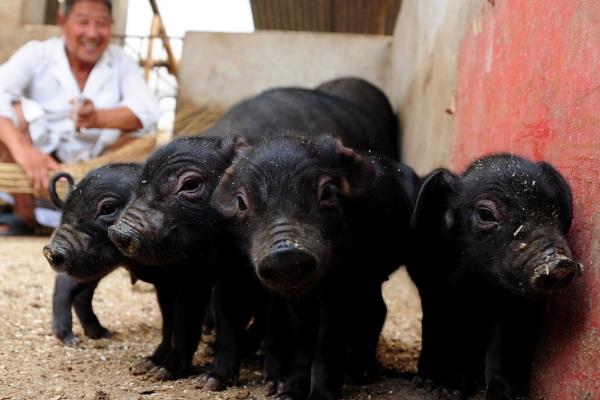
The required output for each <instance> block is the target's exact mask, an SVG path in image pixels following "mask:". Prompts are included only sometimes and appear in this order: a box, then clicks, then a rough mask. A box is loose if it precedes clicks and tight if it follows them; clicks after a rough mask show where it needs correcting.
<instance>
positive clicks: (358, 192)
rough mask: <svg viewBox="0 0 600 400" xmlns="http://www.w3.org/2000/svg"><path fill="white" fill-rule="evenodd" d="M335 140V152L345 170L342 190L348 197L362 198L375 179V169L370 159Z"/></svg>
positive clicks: (341, 185)
mask: <svg viewBox="0 0 600 400" xmlns="http://www.w3.org/2000/svg"><path fill="white" fill-rule="evenodd" d="M334 140H335V151H336V153H337V155H338V157H339V160H340V163H341V165H342V168H343V170H344V174H343V176H342V179H341V184H340V189H341V191H342V193H343V194H344V196H346V197H360V196H362V195H364V194H366V193H367V192H368V190H369V187H370V186H371V184H372V183H373V180H374V179H375V168H374V167H373V164H371V162H370V161H369V159H368V158H366V157H363V156H362V155H360V154H358V153H356V152H355V151H354V150H352V149H351V148H349V147H346V146H344V145H343V144H342V142H341V141H340V140H339V139H334Z"/></svg>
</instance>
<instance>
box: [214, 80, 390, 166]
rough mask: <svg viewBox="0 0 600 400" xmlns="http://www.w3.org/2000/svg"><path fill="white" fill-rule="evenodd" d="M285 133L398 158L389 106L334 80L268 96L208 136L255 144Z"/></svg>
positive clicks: (229, 116) (366, 90)
mask: <svg viewBox="0 0 600 400" xmlns="http://www.w3.org/2000/svg"><path fill="white" fill-rule="evenodd" d="M281 133H292V134H298V135H304V136H309V137H311V136H315V135H319V134H322V133H327V134H329V135H332V136H335V137H339V138H343V142H344V145H346V146H348V147H351V148H356V149H363V150H371V151H374V152H376V153H377V154H380V155H386V156H389V157H392V158H394V159H397V158H398V148H397V147H398V146H397V120H396V116H395V115H394V112H393V110H392V107H391V105H390V103H389V101H388V100H387V98H386V96H385V94H383V93H382V92H381V91H380V90H379V89H378V88H377V87H375V86H373V85H372V84H370V83H369V82H367V81H365V80H362V79H357V78H340V79H335V80H331V81H328V82H325V83H323V84H322V85H320V86H318V87H317V88H316V89H301V88H275V89H270V90H267V91H264V92H263V93H261V94H259V95H258V96H255V97H251V98H249V99H247V100H244V101H241V102H239V103H237V104H236V105H234V106H233V107H231V108H230V109H229V110H228V111H227V112H226V113H225V114H223V116H222V117H221V118H220V119H219V120H218V121H217V122H216V123H215V124H214V126H213V127H211V128H209V129H208V130H207V131H205V133H204V135H207V136H221V135H231V134H236V135H240V136H242V137H243V138H244V139H245V141H246V142H248V143H249V144H256V143H258V142H259V141H260V140H261V139H263V138H264V137H266V136H273V135H279V134H281Z"/></svg>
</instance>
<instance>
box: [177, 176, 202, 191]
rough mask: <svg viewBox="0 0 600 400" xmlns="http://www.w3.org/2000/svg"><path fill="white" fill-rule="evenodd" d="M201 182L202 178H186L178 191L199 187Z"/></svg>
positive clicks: (192, 189) (193, 189)
mask: <svg viewBox="0 0 600 400" xmlns="http://www.w3.org/2000/svg"><path fill="white" fill-rule="evenodd" d="M201 184H202V179H200V178H199V177H192V178H189V179H186V180H185V181H184V182H183V184H182V185H181V188H179V191H180V192H192V191H195V190H198V189H199V188H200V185H201Z"/></svg>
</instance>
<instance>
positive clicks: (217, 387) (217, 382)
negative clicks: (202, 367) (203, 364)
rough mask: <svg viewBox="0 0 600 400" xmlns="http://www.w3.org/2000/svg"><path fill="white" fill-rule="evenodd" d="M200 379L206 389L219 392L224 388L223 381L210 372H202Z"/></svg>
mask: <svg viewBox="0 0 600 400" xmlns="http://www.w3.org/2000/svg"><path fill="white" fill-rule="evenodd" d="M200 380H201V381H202V383H203V389H204V390H206V391H209V392H220V391H221V390H223V389H225V384H224V383H223V381H222V380H221V379H219V378H217V377H216V376H214V375H212V374H210V373H206V374H202V375H201V376H200Z"/></svg>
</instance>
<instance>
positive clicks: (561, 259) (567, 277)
mask: <svg viewBox="0 0 600 400" xmlns="http://www.w3.org/2000/svg"><path fill="white" fill-rule="evenodd" d="M582 271H583V266H582V265H581V264H580V263H578V262H575V261H573V260H571V259H570V258H569V257H567V256H565V255H562V254H555V255H554V256H553V257H552V258H551V259H550V260H548V262H547V263H544V264H543V265H540V266H539V267H538V268H537V270H536V276H535V278H534V284H535V286H536V287H538V288H539V289H541V290H545V291H548V290H550V291H552V290H557V289H560V288H563V287H565V286H567V285H568V284H569V283H570V282H571V280H573V277H574V276H575V275H576V274H581V273H582Z"/></svg>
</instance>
